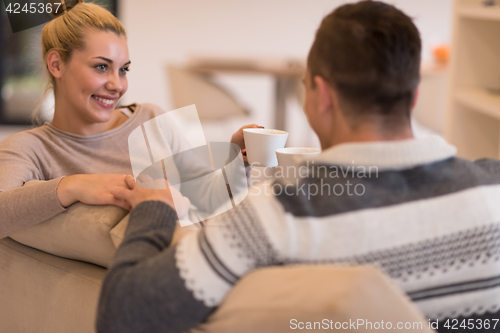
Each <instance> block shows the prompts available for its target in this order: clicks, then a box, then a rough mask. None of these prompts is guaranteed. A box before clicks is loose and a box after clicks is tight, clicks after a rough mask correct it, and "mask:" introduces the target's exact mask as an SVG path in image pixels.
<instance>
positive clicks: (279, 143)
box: [243, 128, 288, 167]
mask: <svg viewBox="0 0 500 333" xmlns="http://www.w3.org/2000/svg"><path fill="white" fill-rule="evenodd" d="M243 138H244V139H245V148H246V150H247V158H248V163H250V164H252V165H256V166H263V167H274V166H277V165H278V160H277V159H276V149H279V148H283V147H285V143H286V139H287V138H288V133H287V132H285V131H280V130H275V129H265V128H246V129H244V130H243Z"/></svg>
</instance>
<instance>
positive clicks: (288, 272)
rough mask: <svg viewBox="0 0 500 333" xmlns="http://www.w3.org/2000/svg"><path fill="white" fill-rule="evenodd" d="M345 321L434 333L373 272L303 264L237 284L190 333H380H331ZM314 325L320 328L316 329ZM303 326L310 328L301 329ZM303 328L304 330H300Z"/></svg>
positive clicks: (272, 270)
mask: <svg viewBox="0 0 500 333" xmlns="http://www.w3.org/2000/svg"><path fill="white" fill-rule="evenodd" d="M294 320H295V321H294ZM350 320H351V321H354V322H357V320H364V322H365V323H366V322H371V323H372V324H373V325H376V324H375V323H379V324H380V323H381V322H382V320H383V321H384V323H385V325H386V327H387V323H388V322H390V323H391V324H392V325H393V326H392V329H395V328H396V325H397V323H398V322H401V323H411V324H412V325H413V323H416V325H418V323H421V325H422V326H421V327H422V328H421V329H416V328H412V329H408V330H406V331H407V332H433V331H432V330H430V329H428V321H427V320H425V318H424V317H423V316H422V314H421V313H420V312H419V310H418V309H417V308H416V307H415V306H414V305H413V304H412V303H411V302H410V300H409V298H408V297H407V296H406V294H404V293H403V292H402V291H400V290H399V288H398V287H397V286H395V285H394V284H393V282H392V281H391V280H390V279H389V278H388V277H386V275H385V274H383V273H382V272H381V271H380V270H379V269H377V268H376V267H374V266H351V267H346V266H326V265H325V266H324V265H321V266H320V265H318V266H312V265H307V266H280V267H272V268H263V269H258V270H255V271H253V272H251V273H250V274H248V275H247V276H245V277H244V278H243V279H241V280H240V281H239V282H238V283H237V284H236V286H235V288H233V289H232V290H231V291H230V293H229V295H228V296H227V298H226V299H225V300H224V303H223V304H222V305H221V306H220V307H219V308H218V309H217V310H216V311H215V312H214V313H213V314H212V315H211V316H210V317H209V318H208V320H207V322H205V323H203V324H202V325H200V326H198V327H197V328H196V329H193V330H191V331H190V333H202V332H203V333H234V332H238V333H255V332H259V333H281V332H294V331H302V330H304V331H307V332H314V331H317V332H320V331H321V332H324V331H325V329H324V327H319V325H321V324H322V325H326V324H325V323H326V322H328V325H333V328H330V330H332V331H333V330H342V331H355V332H371V331H373V332H380V331H381V329H380V327H379V329H376V328H375V327H374V326H372V329H370V326H365V325H360V326H359V327H356V329H351V328H352V327H347V326H346V324H344V329H339V327H337V329H335V323H339V324H340V325H341V324H342V323H349V321H350ZM330 321H333V324H330ZM315 322H316V323H319V324H316V329H314V323H315ZM300 323H302V324H300ZM307 323H310V325H311V327H312V328H313V329H311V330H308V329H306V328H307V325H308V324H307ZM339 324H337V325H339ZM302 326H303V327H304V329H300V327H302ZM346 327H347V329H346ZM294 328H295V329H294ZM321 328H323V329H321ZM399 331H400V330H398V332H399ZM403 331H405V330H404V329H403Z"/></svg>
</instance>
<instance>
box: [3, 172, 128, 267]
mask: <svg viewBox="0 0 500 333" xmlns="http://www.w3.org/2000/svg"><path fill="white" fill-rule="evenodd" d="M32 183H34V182H27V183H26V184H25V186H29V185H30V184H32ZM127 214H128V211H126V210H125V209H122V208H120V207H116V206H92V205H86V204H83V203H80V202H77V203H74V204H72V205H71V206H70V207H69V208H68V209H67V210H66V211H64V212H62V213H60V214H58V215H56V216H54V217H52V218H50V219H48V220H46V221H44V222H42V223H39V224H36V225H34V226H32V227H29V228H25V229H23V230H21V231H20V232H18V233H16V234H14V235H11V236H10V238H12V239H14V240H15V241H17V242H19V243H21V244H24V245H28V246H30V247H33V248H35V249H39V250H42V251H44V252H47V253H51V254H55V255H57V256H60V257H64V258H69V259H76V260H81V261H86V262H89V263H92V264H96V265H99V266H103V267H108V265H109V263H110V262H111V259H112V258H113V255H114V254H115V250H116V248H115V246H114V244H113V241H112V239H111V235H110V232H111V229H113V228H114V227H115V226H116V225H117V224H118V222H120V221H121V220H122V219H123V218H124V217H125V216H126V215H127Z"/></svg>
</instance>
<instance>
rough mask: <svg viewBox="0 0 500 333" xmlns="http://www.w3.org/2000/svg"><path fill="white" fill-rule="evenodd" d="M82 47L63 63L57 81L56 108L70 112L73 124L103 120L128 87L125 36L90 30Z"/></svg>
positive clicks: (128, 63)
mask: <svg viewBox="0 0 500 333" xmlns="http://www.w3.org/2000/svg"><path fill="white" fill-rule="evenodd" d="M84 41H85V44H84V46H85V48H84V49H83V50H74V51H73V52H72V55H71V57H70V59H69V60H68V61H67V62H66V63H63V64H62V66H61V68H62V70H61V78H60V80H58V82H57V87H56V88H57V92H56V112H59V110H58V109H61V111H62V112H64V113H65V114H67V115H71V121H72V122H74V125H77V124H78V125H81V126H85V125H92V124H96V123H105V122H107V121H108V120H110V119H111V116H112V112H113V109H115V107H116V106H117V104H118V100H119V99H120V97H122V96H123V94H124V93H125V92H126V91H127V88H128V82H127V71H128V70H129V66H130V60H129V55H128V46H127V40H126V39H125V37H124V36H118V35H117V34H115V33H114V32H107V31H100V30H94V29H92V30H89V32H87V33H86V36H85V40H84Z"/></svg>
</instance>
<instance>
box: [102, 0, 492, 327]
mask: <svg viewBox="0 0 500 333" xmlns="http://www.w3.org/2000/svg"><path fill="white" fill-rule="evenodd" d="M420 50H421V45H420V37H419V33H418V30H417V29H416V27H415V26H414V24H413V23H412V21H411V19H410V18H409V17H408V16H406V15H405V14H404V13H402V12H401V11H399V10H397V9H396V8H394V7H393V6H390V5H387V4H384V3H380V2H375V1H362V2H359V3H356V4H348V5H344V6H342V7H340V8H338V9H336V10H335V11H334V12H333V13H331V14H330V15H328V16H327V17H326V18H325V19H324V20H323V21H322V23H321V26H320V28H319V29H318V31H317V34H316V38H315V41H314V43H313V46H312V48H311V51H310V54H309V58H308V69H307V73H306V75H305V77H304V84H305V87H306V98H305V100H306V101H305V112H306V115H307V117H308V120H309V123H310V124H311V126H312V128H313V129H314V131H315V132H316V133H317V135H318V137H319V139H320V142H321V146H322V148H323V152H322V153H321V154H320V155H318V156H316V157H314V158H312V159H309V160H307V161H304V162H303V164H302V165H301V167H303V168H307V174H306V175H304V174H302V176H304V177H303V178H302V179H300V182H299V183H298V184H296V185H290V184H285V183H283V182H281V181H280V180H277V181H276V182H274V183H267V184H265V185H263V186H260V187H256V188H252V189H251V190H250V193H249V194H248V197H247V198H246V199H245V200H244V201H243V202H241V204H239V205H238V206H236V208H234V209H232V210H230V211H229V212H227V213H224V214H222V215H219V216H218V217H216V218H214V219H212V220H210V221H209V222H208V224H207V226H206V227H205V228H203V229H200V231H199V232H196V233H194V234H191V235H188V236H186V237H184V238H183V239H182V240H181V241H180V242H179V243H178V244H177V245H175V246H171V247H169V244H170V240H171V238H172V233H173V230H174V228H175V225H176V215H175V211H174V210H173V209H172V208H171V207H170V206H169V205H167V204H165V202H166V203H169V204H171V201H169V199H167V198H165V197H164V196H163V194H162V193H160V192H158V191H156V192H155V191H148V190H144V189H141V188H138V187H137V186H136V185H135V184H134V181H133V179H128V184H129V187H130V188H131V190H129V191H126V190H124V191H123V192H120V193H117V197H119V198H121V199H124V200H127V201H128V202H129V203H130V204H131V205H132V206H134V207H135V208H134V209H133V210H132V212H131V214H130V221H129V227H128V230H127V233H126V237H125V240H124V242H123V245H122V246H121V247H120V248H119V249H118V251H117V255H116V258H115V262H114V265H113V267H112V268H111V270H110V272H109V274H108V276H107V278H106V280H105V282H104V285H103V293H102V296H101V300H100V307H99V317H98V328H99V330H100V331H102V332H136V331H145V332H154V331H162V330H165V329H166V328H168V331H169V332H174V331H175V332H177V331H179V332H181V331H184V330H187V329H188V328H190V327H192V326H193V325H196V324H197V323H199V322H201V321H203V320H204V319H205V318H206V317H207V316H208V315H209V314H210V312H211V311H212V310H213V309H214V307H216V306H218V305H219V304H220V302H221V301H222V300H223V299H224V297H225V295H226V294H227V292H228V291H229V290H230V289H231V288H232V286H233V285H234V283H235V282H236V281H237V280H238V279H239V278H240V277H241V276H243V275H244V274H246V273H247V272H248V271H250V270H252V269H254V268H257V267H260V266H265V265H274V264H292V263H311V264H313V263H317V262H321V263H332V264H340V263H342V264H345V263H351V264H365V263H375V264H378V265H380V266H381V267H382V268H383V269H384V270H385V271H386V272H387V273H388V274H389V275H390V276H391V277H392V278H393V279H394V280H395V281H396V282H397V283H398V285H399V286H400V287H401V288H403V289H404V290H405V291H406V292H407V293H408V294H409V296H410V297H412V299H413V300H414V301H415V302H416V304H417V306H418V307H419V308H420V309H421V310H422V311H423V312H424V313H425V315H426V316H427V317H428V318H441V319H442V318H459V319H460V320H462V319H464V318H465V319H467V320H469V319H471V320H473V323H474V328H475V330H474V331H475V332H479V331H481V330H480V329H479V327H480V326H479V325H478V323H480V324H481V327H484V328H486V326H485V325H484V323H485V322H486V320H487V319H488V320H490V324H491V325H489V326H488V328H489V329H491V328H492V327H493V322H492V321H491V320H492V319H494V318H498V317H499V316H500V312H498V311H499V307H500V283H499V281H500V260H499V256H500V254H499V253H500V224H499V220H500V204H499V200H500V186H499V184H500V176H499V175H500V163H499V162H497V161H491V160H480V161H476V162H470V161H466V160H462V159H459V158H455V157H454V156H455V153H456V149H455V148H454V147H453V146H450V145H449V144H447V143H446V142H445V141H443V140H442V139H440V138H439V137H425V138H420V139H417V138H414V137H413V134H412V130H411V125H410V110H411V107H412V105H413V103H414V100H415V95H416V90H417V85H418V83H419V67H420ZM143 201H146V202H143ZM212 224H214V225H217V228H215V227H210V226H211V225H212ZM440 322H441V323H444V321H442V320H441V321H440ZM466 322H467V324H468V325H469V326H468V327H470V321H466ZM460 323H462V321H460ZM455 328H460V325H458V326H457V325H455ZM441 329H442V330H443V331H444V328H443V327H441ZM486 331H490V330H486ZM453 332H457V330H453Z"/></svg>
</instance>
